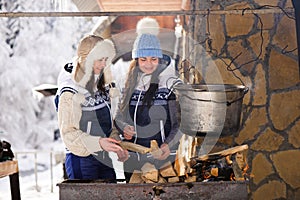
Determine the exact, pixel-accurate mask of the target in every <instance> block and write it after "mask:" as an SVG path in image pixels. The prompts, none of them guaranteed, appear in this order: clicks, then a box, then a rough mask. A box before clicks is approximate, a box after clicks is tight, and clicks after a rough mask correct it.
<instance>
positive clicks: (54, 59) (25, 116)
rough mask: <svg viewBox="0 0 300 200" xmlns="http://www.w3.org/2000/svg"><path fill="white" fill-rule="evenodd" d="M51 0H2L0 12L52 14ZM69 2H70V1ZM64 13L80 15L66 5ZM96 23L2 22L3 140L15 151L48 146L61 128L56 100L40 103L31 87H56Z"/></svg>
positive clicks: (0, 90) (0, 116)
mask: <svg viewBox="0 0 300 200" xmlns="http://www.w3.org/2000/svg"><path fill="white" fill-rule="evenodd" d="M53 2H54V1H52V0H43V1H40V0H39V1H34V0H10V1H5V2H4V1H2V0H0V12H19V11H23V12H24V11H39V12H40V11H47V12H49V11H54V9H56V8H57V5H55V4H54V3H53ZM66 2H67V3H66ZM64 6H66V7H65V8H64V9H65V11H77V8H76V7H75V6H74V5H73V4H72V2H71V1H65V3H64ZM93 25H94V24H93V22H92V21H91V20H90V21H87V20H86V19H85V18H79V17H76V18H74V17H61V18H59V17H39V18H37V17H29V18H25V17H15V18H14V17H12V18H5V17H3V18H0V38H1V40H0V60H1V64H0V102H1V111H0V140H1V139H4V140H7V141H9V142H11V143H12V146H13V148H14V149H18V150H21V149H23V148H38V149H42V148H47V145H44V144H47V143H49V140H50V141H52V140H53V131H54V129H56V128H57V118H56V111H55V109H54V104H53V96H51V97H44V98H42V99H37V98H36V97H35V95H33V92H32V88H33V87H35V86H37V85H39V84H42V83H50V84H56V78H57V75H58V73H59V71H60V69H61V68H62V67H63V65H64V64H65V63H66V62H68V61H70V60H71V59H72V58H73V57H74V56H75V51H76V47H77V44H78V42H79V40H80V38H82V37H83V35H85V34H87V33H88V32H90V30H91V29H92V27H93Z"/></svg>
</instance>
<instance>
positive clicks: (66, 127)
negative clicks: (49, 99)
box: [58, 70, 112, 156]
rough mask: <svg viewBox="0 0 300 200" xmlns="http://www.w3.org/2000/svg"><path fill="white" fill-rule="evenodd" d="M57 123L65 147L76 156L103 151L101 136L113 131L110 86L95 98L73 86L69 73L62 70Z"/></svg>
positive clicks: (59, 84)
mask: <svg viewBox="0 0 300 200" xmlns="http://www.w3.org/2000/svg"><path fill="white" fill-rule="evenodd" d="M58 87H59V89H58V95H59V102H58V122H59V129H60V132H61V136H62V139H63V141H64V144H65V145H66V148H67V149H68V150H69V151H70V152H72V153H73V154H75V155H78V156H88V155H90V154H97V153H96V152H98V151H102V148H101V147H100V145H99V139H100V138H101V137H107V136H109V135H110V133H111V130H112V119H111V112H110V106H111V105H110V97H109V87H108V86H107V87H106V91H105V93H103V92H100V91H96V92H95V95H94V97H93V96H91V94H90V93H89V92H88V91H87V90H86V89H85V88H83V87H81V86H79V85H78V84H75V83H74V81H73V80H72V75H71V73H69V72H67V71H66V70H62V71H61V73H60V75H59V78H58Z"/></svg>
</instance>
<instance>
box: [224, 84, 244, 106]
mask: <svg viewBox="0 0 300 200" xmlns="http://www.w3.org/2000/svg"><path fill="white" fill-rule="evenodd" d="M248 91H249V88H248V87H245V88H244V90H243V95H242V96H241V97H240V98H237V99H235V100H233V101H230V102H229V101H227V102H226V105H227V106H230V105H231V104H232V103H234V102H237V101H239V100H241V99H243V98H244V96H245V94H247V93H248Z"/></svg>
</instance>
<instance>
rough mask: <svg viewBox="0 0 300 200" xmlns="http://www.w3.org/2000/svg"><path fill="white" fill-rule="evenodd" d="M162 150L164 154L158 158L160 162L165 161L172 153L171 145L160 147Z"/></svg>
mask: <svg viewBox="0 0 300 200" xmlns="http://www.w3.org/2000/svg"><path fill="white" fill-rule="evenodd" d="M160 150H161V151H162V154H161V156H160V157H158V158H156V159H158V160H165V159H166V158H167V157H168V156H169V155H170V153H171V152H170V148H169V145H168V144H166V143H164V144H162V145H161V146H160Z"/></svg>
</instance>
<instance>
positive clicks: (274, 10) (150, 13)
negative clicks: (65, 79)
mask: <svg viewBox="0 0 300 200" xmlns="http://www.w3.org/2000/svg"><path fill="white" fill-rule="evenodd" d="M283 12H286V13H289V14H291V15H292V14H294V9H293V8H286V9H279V8H272V9H239V10H209V11H208V10H178V11H131V12H1V13H0V17H100V16H171V15H208V14H210V15H223V14H227V15H228V14H229V15H243V14H279V13H283Z"/></svg>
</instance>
